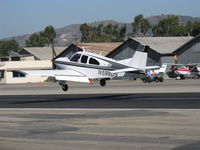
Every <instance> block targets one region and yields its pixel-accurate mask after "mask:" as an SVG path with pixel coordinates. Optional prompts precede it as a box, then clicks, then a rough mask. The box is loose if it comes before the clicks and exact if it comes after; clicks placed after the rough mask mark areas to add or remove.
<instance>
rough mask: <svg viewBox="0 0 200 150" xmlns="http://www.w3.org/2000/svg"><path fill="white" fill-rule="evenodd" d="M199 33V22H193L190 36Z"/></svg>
mask: <svg viewBox="0 0 200 150" xmlns="http://www.w3.org/2000/svg"><path fill="white" fill-rule="evenodd" d="M199 34H200V22H194V23H193V27H192V32H191V35H192V36H197V35H199Z"/></svg>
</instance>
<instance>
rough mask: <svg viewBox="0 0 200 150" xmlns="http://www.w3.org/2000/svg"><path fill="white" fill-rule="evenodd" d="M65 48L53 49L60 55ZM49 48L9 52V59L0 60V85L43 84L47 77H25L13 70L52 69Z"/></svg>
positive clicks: (31, 48) (50, 50)
mask: <svg viewBox="0 0 200 150" xmlns="http://www.w3.org/2000/svg"><path fill="white" fill-rule="evenodd" d="M65 49H66V47H55V52H56V54H60V53H61V52H62V51H63V50H65ZM51 60H52V49H51V47H30V48H23V49H22V50H20V51H19V52H18V53H15V52H11V55H10V57H6V58H1V59H0V83H6V84H11V83H37V82H44V81H46V80H47V77H39V76H30V75H29V76H25V75H24V74H21V73H19V72H16V71H15V70H36V69H52V61H51Z"/></svg>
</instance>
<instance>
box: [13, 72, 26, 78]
mask: <svg viewBox="0 0 200 150" xmlns="http://www.w3.org/2000/svg"><path fill="white" fill-rule="evenodd" d="M23 77H25V74H22V73H20V72H17V71H13V78H23Z"/></svg>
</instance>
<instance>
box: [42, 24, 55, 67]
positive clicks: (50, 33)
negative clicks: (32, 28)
mask: <svg viewBox="0 0 200 150" xmlns="http://www.w3.org/2000/svg"><path fill="white" fill-rule="evenodd" d="M42 34H43V36H44V37H45V39H46V42H47V43H48V45H51V48H52V67H53V68H54V67H55V65H54V59H55V57H56V52H55V49H54V39H55V38H56V32H55V30H54V27H53V26H47V27H46V28H45V30H44V32H43V33H42Z"/></svg>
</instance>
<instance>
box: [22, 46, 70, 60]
mask: <svg viewBox="0 0 200 150" xmlns="http://www.w3.org/2000/svg"><path fill="white" fill-rule="evenodd" d="M66 48H67V47H54V49H55V52H56V55H59V54H60V53H61V52H62V51H64V50H65V49H66ZM23 49H24V50H26V51H27V52H29V53H30V54H31V55H33V56H35V57H37V58H38V59H40V60H51V59H52V49H51V47H24V48H23Z"/></svg>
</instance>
